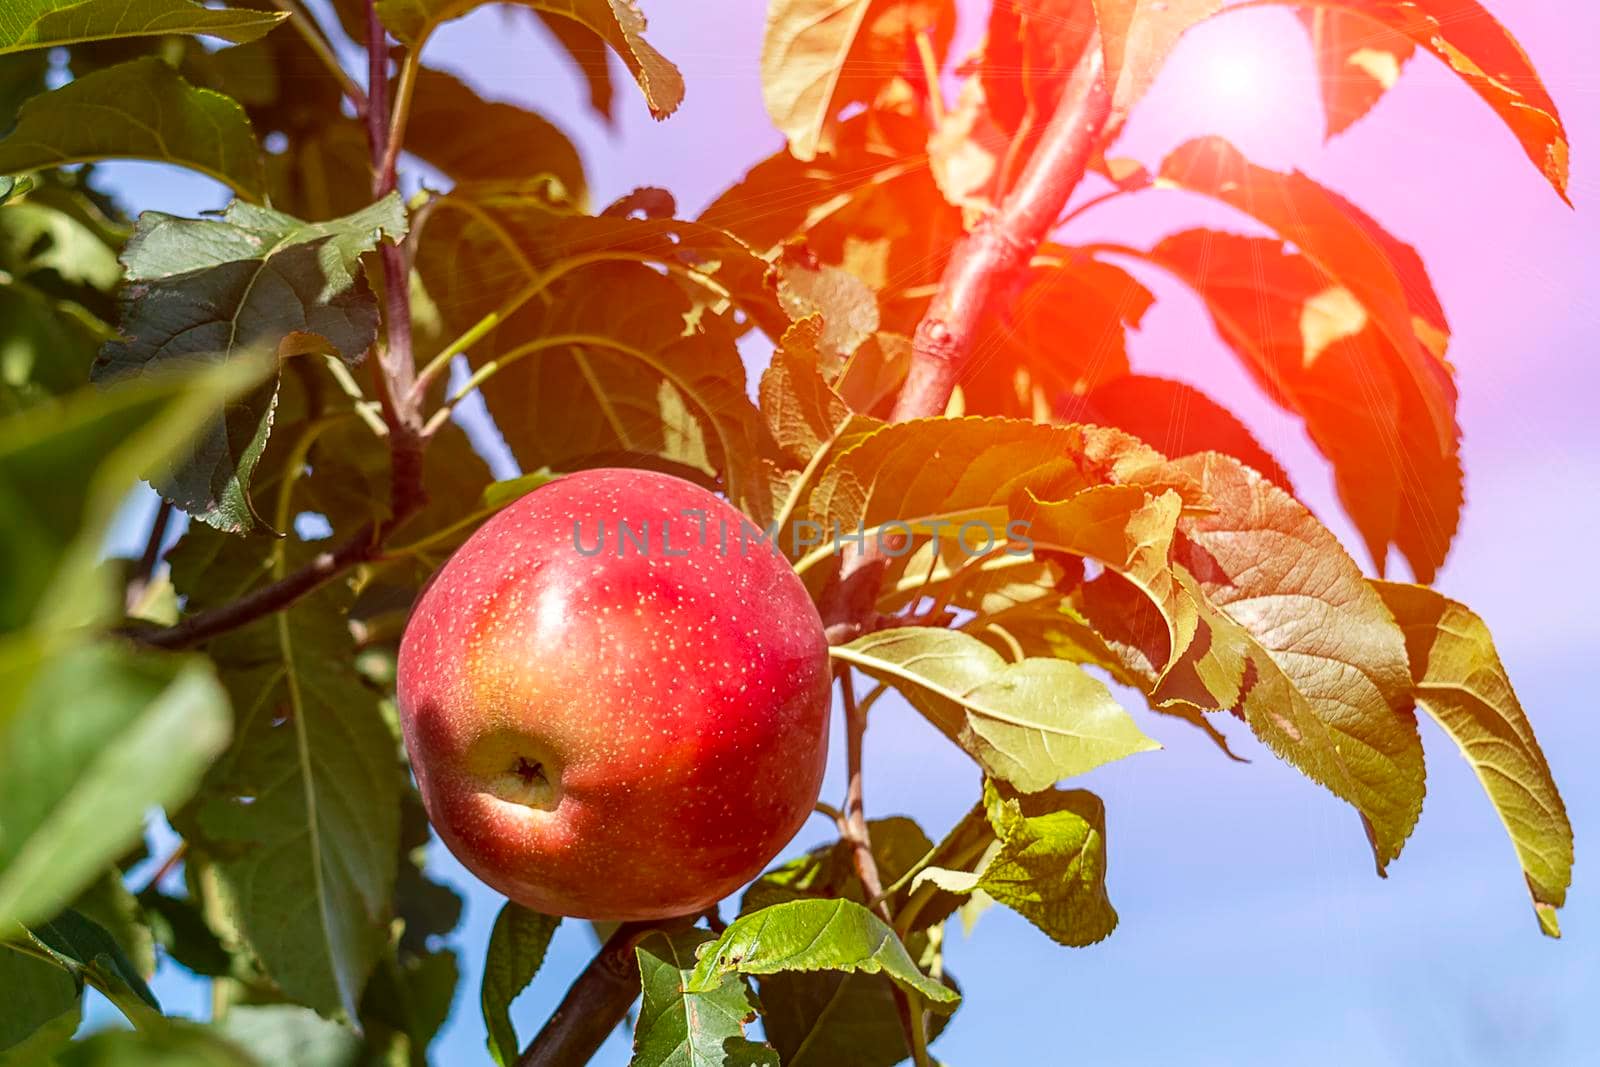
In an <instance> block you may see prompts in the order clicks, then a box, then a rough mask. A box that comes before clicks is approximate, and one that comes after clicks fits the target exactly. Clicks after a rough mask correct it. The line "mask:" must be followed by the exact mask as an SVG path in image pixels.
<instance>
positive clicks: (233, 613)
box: [127, 523, 378, 649]
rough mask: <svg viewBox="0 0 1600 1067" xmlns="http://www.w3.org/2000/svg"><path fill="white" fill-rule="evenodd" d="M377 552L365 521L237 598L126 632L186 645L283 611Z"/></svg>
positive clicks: (149, 641) (159, 644) (142, 639)
mask: <svg viewBox="0 0 1600 1067" xmlns="http://www.w3.org/2000/svg"><path fill="white" fill-rule="evenodd" d="M377 553H378V538H377V532H376V530H375V528H374V527H373V526H372V524H371V523H368V524H367V525H365V526H363V527H361V529H359V530H357V531H356V533H355V536H353V537H351V538H350V539H349V540H348V541H346V542H344V543H343V544H342V545H340V546H339V547H337V548H335V549H333V550H332V551H330V552H322V553H319V554H318V555H317V556H316V557H315V558H314V559H312V560H311V562H310V563H307V564H306V565H305V566H304V567H301V568H300V569H299V570H297V571H294V572H292V573H290V574H286V575H284V576H283V577H282V578H280V579H278V580H277V581H275V582H272V583H270V584H268V585H264V586H262V587H261V588H259V589H256V590H254V591H252V592H249V593H246V594H245V595H244V596H242V597H240V598H239V599H237V600H234V601H230V602H229V603H227V604H223V605H222V606H220V607H216V608H213V609H211V610H210V611H202V612H199V613H198V614H195V615H191V616H189V617H188V618H187V619H184V620H183V621H182V622H179V623H178V624H177V625H175V626H168V627H166V628H164V629H159V630H130V631H127V634H128V636H129V637H131V638H133V639H134V640H135V641H138V642H139V643H140V644H143V645H149V646H150V647H151V648H169V649H175V648H188V647H190V646H191V645H197V644H199V643H200V642H202V641H205V640H207V639H208V638H212V637H215V636H216V635H217V634H221V633H226V632H228V631H229V630H233V629H237V628H238V627H240V626H244V625H245V624H246V623H251V622H254V621H255V620H257V619H259V618H262V617H264V616H267V615H271V614H272V613H273V612H275V611H282V610H283V609H284V608H286V607H288V606H289V605H290V604H293V603H294V602H295V601H296V600H299V599H300V598H301V597H303V596H305V595H307V594H308V593H311V592H314V591H315V590H317V589H320V588H321V587H322V586H324V585H326V584H327V583H328V582H330V581H332V580H333V579H334V578H336V577H338V576H339V575H340V574H342V573H344V572H345V571H347V570H349V569H350V568H351V567H354V566H355V565H356V564H358V563H364V562H366V561H367V560H370V559H372V558H373V557H374V556H376V555H377Z"/></svg>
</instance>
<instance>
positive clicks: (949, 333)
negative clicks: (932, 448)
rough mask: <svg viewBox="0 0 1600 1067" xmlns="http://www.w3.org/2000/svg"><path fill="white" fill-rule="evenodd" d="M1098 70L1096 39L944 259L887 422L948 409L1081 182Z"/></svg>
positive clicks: (1090, 145) (1104, 104)
mask: <svg viewBox="0 0 1600 1067" xmlns="http://www.w3.org/2000/svg"><path fill="white" fill-rule="evenodd" d="M1103 68H1104V63H1103V60H1102V58H1101V52H1100V37H1099V35H1098V34H1096V35H1094V37H1093V38H1092V39H1091V40H1090V41H1089V43H1088V45H1087V47H1085V49H1084V53H1083V59H1082V60H1081V61H1080V62H1079V63H1078V66H1077V68H1076V69H1075V70H1074V71H1073V74H1072V78H1071V80H1070V81H1069V82H1068V84H1067V87H1066V89H1065V90H1064V91H1063V92H1062V94H1061V101H1060V103H1059V104H1058V105H1057V106H1056V110H1055V113H1054V114H1053V115H1052V116H1051V118H1050V122H1049V125H1047V126H1046V127H1045V130H1044V133H1043V134H1042V135H1041V136H1040V139H1039V145H1038V147H1037V148H1035V149H1034V152H1033V155H1032V157H1030V158H1029V160H1028V164H1027V166H1026V167H1024V168H1023V171H1022V174H1021V175H1020V176H1019V177H1018V179H1017V182H1016V184H1015V185H1013V186H1012V187H1011V189H1010V191H1009V192H1008V193H1006V194H1005V197H1004V198H1003V199H1002V200H1001V202H1000V204H999V206H998V207H996V208H995V210H994V212H993V213H992V214H990V215H989V216H988V217H987V218H985V219H984V220H983V221H982V222H980V223H979V224H978V225H977V227H976V228H975V229H974V230H973V231H972V232H971V233H970V234H968V235H967V236H966V237H965V238H964V239H963V240H962V241H961V243H959V244H958V245H956V247H955V251H954V252H952V253H951V256H950V262H949V263H948V264H947V265H946V266H945V270H944V275H943V277H941V278H940V280H939V291H938V292H937V293H936V294H935V295H934V298H933V302H932V303H931V304H930V305H929V306H928V311H927V313H926V314H925V315H923V317H922V321H921V322H920V323H918V325H917V332H916V336H915V338H914V340H913V344H912V356H911V368H910V371H909V372H908V373H907V375H906V382H905V385H904V386H903V387H902V388H901V390H900V396H899V398H898V400H897V401H896V403H895V408H894V414H893V415H892V416H891V418H892V420H893V421H895V422H901V421H904V420H906V419H916V418H924V417H928V416H933V415H939V414H941V413H943V411H944V409H945V406H946V405H947V404H948V403H949V402H950V394H951V392H952V391H953V390H954V389H955V386H956V383H957V382H958V381H959V380H960V378H961V373H962V371H963V370H965V369H966V365H967V361H968V360H969V359H970V358H971V355H972V347H973V344H974V342H975V341H976V340H977V336H978V328H979V326H980V325H981V324H982V322H983V317H984V314H985V313H986V312H987V311H988V310H989V306H990V303H991V301H992V300H993V299H994V297H995V296H996V295H998V294H1002V293H1005V292H1007V291H1008V290H1009V289H1010V287H1011V285H1012V284H1013V283H1014V282H1015V281H1016V280H1017V278H1018V277H1019V276H1020V274H1021V272H1022V271H1023V270H1024V269H1025V268H1026V267H1027V265H1028V264H1029V262H1031V261H1032V259H1033V255H1034V253H1035V252H1037V251H1038V249H1039V243H1040V242H1041V241H1043V240H1044V238H1045V236H1046V235H1047V234H1048V233H1049V232H1050V230H1051V229H1052V228H1053V227H1054V225H1055V221H1056V219H1057V217H1058V216H1060V214H1061V212H1062V209H1063V208H1065V207H1066V203H1067V199H1068V197H1070V196H1071V195H1072V191H1073V190H1074V189H1075V188H1077V185H1078V182H1079V180H1080V179H1082V177H1083V172H1084V168H1085V167H1086V166H1087V165H1088V162H1089V157H1090V154H1091V153H1092V152H1093V151H1094V149H1095V147H1096V145H1097V144H1098V142H1099V134H1100V131H1101V130H1102V129H1103V128H1104V127H1105V124H1106V120H1107V118H1108V117H1109V115H1110V112H1111V97H1110V94H1109V93H1108V92H1107V91H1106V87H1105V79H1104V78H1103V77H1102V74H1103Z"/></svg>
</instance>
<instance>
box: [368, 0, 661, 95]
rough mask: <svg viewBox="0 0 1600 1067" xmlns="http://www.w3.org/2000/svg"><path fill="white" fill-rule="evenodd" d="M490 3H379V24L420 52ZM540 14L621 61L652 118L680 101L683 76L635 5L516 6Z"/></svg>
mask: <svg viewBox="0 0 1600 1067" xmlns="http://www.w3.org/2000/svg"><path fill="white" fill-rule="evenodd" d="M488 2H489V0H378V15H379V17H380V18H382V19H383V24H384V25H385V26H387V27H388V28H389V29H390V31H391V32H393V33H394V35H395V36H396V37H398V38H400V40H402V41H404V42H405V43H406V44H408V45H411V46H412V47H413V48H420V47H421V46H422V43H423V42H424V41H426V40H427V39H428V38H429V37H430V36H432V34H433V31H434V30H436V29H438V27H439V24H440V23H442V22H448V21H450V20H451V19H457V18H460V17H461V16H463V15H465V14H467V13H469V12H471V11H473V10H475V9H477V8H479V7H482V6H483V5H484V4H485V3H488ZM516 2H517V3H519V4H521V5H522V6H523V7H531V8H533V9H534V10H535V11H537V12H540V13H546V14H551V15H559V16H562V17H565V18H568V19H571V20H572V21H574V22H577V23H579V24H581V25H583V26H585V27H587V28H588V29H590V30H593V31H594V32H595V33H596V34H598V35H599V36H600V37H601V39H603V40H604V41H605V42H606V44H608V45H610V46H611V48H612V49H613V50H614V51H615V52H616V53H617V55H618V56H620V57H622V62H623V63H624V64H625V65H626V66H627V68H628V72H629V73H631V74H632V75H633V77H634V80H635V81H637V82H638V83H639V88H640V89H642V90H643V91H644V99H645V103H647V104H649V105H650V113H651V114H652V115H654V116H655V117H656V118H658V119H664V118H666V117H667V116H668V115H670V114H672V113H673V112H674V111H676V110H677V108H678V104H680V103H681V102H682V101H683V75H681V74H679V73H678V68H677V67H675V66H673V65H672V64H671V63H670V62H668V61H667V59H666V57H664V56H663V55H662V54H661V53H660V52H657V51H656V50H655V49H654V48H652V47H650V44H649V43H648V42H647V41H646V40H645V39H644V31H645V19H644V14H643V12H641V11H640V10H639V5H638V3H637V2H636V0H516Z"/></svg>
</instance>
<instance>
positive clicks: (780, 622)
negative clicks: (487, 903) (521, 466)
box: [398, 470, 829, 919]
mask: <svg viewBox="0 0 1600 1067" xmlns="http://www.w3.org/2000/svg"><path fill="white" fill-rule="evenodd" d="M597 545H598V551H597ZM398 684H399V697H400V717H401V722H402V723H403V725H404V730H405V739H406V747H407V749H408V750H409V751H410V753H411V765H412V768H413V770H414V771H415V772H416V776H417V783H418V785H419V786H420V787H421V790H422V799H423V802H424V803H425V804H426V805H427V809H428V817H429V818H430V820H431V821H432V822H433V825H434V828H435V829H437V830H438V832H439V836H440V837H441V838H443V840H444V842H445V844H446V845H447V846H448V847H449V848H450V851H451V852H453V853H455V855H456V856H457V858H459V859H460V860H461V862H462V863H464V864H465V865H466V866H467V867H468V868H469V869H470V870H471V871H472V872H473V873H474V874H476V875H477V876H478V877H479V878H481V879H483V880H484V881H485V882H487V883H488V884H489V885H491V886H493V887H494V888H495V889H497V890H499V891H500V892H502V893H504V894H505V895H506V896H508V897H510V898H511V899H512V900H515V901H517V902H518V903H521V904H524V905H526V906H527V907H530V908H534V909H536V910H538V911H542V912H547V913H550V914H557V915H572V916H578V917H582V918H588V919H653V918H665V917H668V916H675V915H685V914H688V913H691V912H696V911H700V910H702V909H704V908H706V907H708V906H710V905H711V904H712V903H714V902H715V901H717V900H720V899H721V898H723V897H725V896H727V895H728V894H729V893H731V892H733V891H734V890H736V889H737V888H738V887H739V886H741V885H743V884H744V883H745V882H747V881H749V880H750V879H751V878H754V877H755V876H756V875H757V874H759V873H760V872H761V870H762V869H763V868H764V867H765V866H766V865H767V863H768V862H769V861H771V859H772V858H773V857H774V856H776V855H777V854H778V852H779V851H780V850H781V849H782V848H783V847H784V845H786V844H787V843H788V842H789V840H790V838H792V837H793V836H794V834H795V831H796V830H798V829H799V828H800V824H801V823H803V822H805V820H806V817H807V816H808V815H809V814H810V813H811V811H812V807H813V805H814V804H815V803H816V799H817V791H818V789H819V787H820V786H821V783H822V771H823V764H824V762H825V760H826V757H827V737H828V735H827V719H828V703H829V672H828V649H827V641H826V639H825V638H824V636H823V632H822V621H821V619H820V618H819V617H818V616H817V611H816V608H815V607H814V606H813V605H812V603H811V600H810V598H809V597H808V596H807V595H806V591H805V587H804V586H803V585H801V583H800V580H799V578H797V577H796V576H795V573H794V571H793V570H791V569H790V567H789V564H788V563H787V562H786V561H785V560H784V558H783V557H782V556H781V555H779V554H778V553H776V552H775V551H774V550H773V549H772V547H771V545H770V543H769V542H767V541H765V540H762V539H760V537H759V535H758V534H756V532H755V531H754V530H753V529H752V528H751V527H750V526H749V525H748V520H746V519H745V518H744V516H742V515H741V514H740V513H739V512H738V511H736V510H735V509H734V508H732V507H730V506H729V505H728V504H727V503H725V502H724V501H722V500H721V499H720V498H718V497H716V496H713V495H712V494H710V493H708V492H706V491H705V490H704V489H701V488H699V487H698V486H695V485H691V484H690V483H688V482H685V481H682V480H681V479H678V478H672V477H668V476H666V475H663V474H655V473H651V472H647V471H638V470H593V471H585V472H583V473H580V474H572V475H568V476H566V477H564V478H560V479H558V480H556V481H554V482H551V483H550V484H548V485H545V486H543V487H541V488H539V489H536V490H535V491H533V492H532V493H530V494H528V495H527V496H526V497H524V498H522V499H521V500H518V501H517V502H516V503H514V504H512V505H510V506H509V507H507V508H506V509H505V510H504V511H502V512H500V513H499V514H498V515H496V516H495V517H494V518H493V519H490V520H489V521H488V522H487V523H485V524H484V525H483V527H482V528H480V529H479V530H478V531H477V532H476V533H475V534H473V535H472V537H471V538H469V539H468V540H467V542H466V544H464V545H462V546H461V549H460V550H459V551H457V552H456V554H455V555H454V556H453V557H451V559H450V560H449V562H448V563H446V564H445V565H444V567H443V568H442V569H441V570H440V571H439V573H438V574H437V576H436V577H435V578H434V580H433V581H432V582H431V583H430V584H429V586H428V587H427V589H426V590H425V591H424V592H423V594H422V596H421V597H420V598H419V600H418V602H417V605H416V607H415V609H414V610H413V611H412V614H411V620H410V622H409V623H408V624H407V626H406V632H405V637H404V638H403V639H402V641H401V645H400V662H399V682H398Z"/></svg>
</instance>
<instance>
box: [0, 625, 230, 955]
mask: <svg viewBox="0 0 1600 1067" xmlns="http://www.w3.org/2000/svg"><path fill="white" fill-rule="evenodd" d="M11 699H15V700H17V705H16V710H15V711H14V712H12V714H11V716H10V721H9V723H5V722H3V721H0V871H3V872H4V873H3V874H0V929H6V928H9V927H11V926H12V924H14V923H17V922H22V923H31V922H34V921H36V920H38V919H41V918H44V917H46V916H48V915H50V914H51V913H52V912H54V911H56V910H57V909H58V908H60V907H62V906H63V905H65V904H67V903H68V902H70V901H71V900H72V899H73V897H75V896H76V895H77V894H78V893H79V892H80V891H82V890H83V889H84V888H85V887H87V886H88V885H89V883H90V882H92V881H93V880H94V879H95V877H96V876H97V875H98V874H99V873H100V871H101V870H102V869H103V868H104V867H105V865H106V864H108V863H110V862H111V861H112V860H114V859H115V858H116V857H117V856H118V855H119V854H120V853H121V852H122V851H123V850H124V849H126V848H127V847H128V846H129V845H131V844H133V843H134V842H135V841H137V840H138V839H139V837H140V834H141V832H142V830H143V828H144V815H145V812H146V811H148V810H149V809H150V808H151V807H155V806H165V805H176V804H179V803H181V802H182V801H183V800H184V799H186V798H187V797H188V796H189V794H190V793H191V792H192V791H193V789H194V787H195V786H196V785H197V784H198V782H199V781H200V778H201V776H202V774H204V772H205V769H206V767H207V766H208V765H209V764H210V762H211V761H212V759H213V758H215V757H216V755H217V754H218V753H219V752H221V751H222V749H223V748H224V746H225V745H226V744H227V739H228V712H227V700H226V696H225V694H224V693H223V692H222V690H221V688H220V687H219V686H218V684H217V679H216V675H215V673H214V672H213V671H212V670H211V668H210V665H209V664H207V663H206V662H205V661H204V660H202V659H200V658H198V657H181V658H180V657H165V656H155V655H148V654H139V653H135V652H132V651H129V650H126V649H124V648H122V647H120V646H118V645H112V644H97V645H85V646H82V647H79V648H76V649H72V650H69V651H67V652H65V653H63V654H60V655H58V656H56V657H54V658H52V659H50V660H48V661H47V662H45V663H44V664H43V665H42V666H41V667H40V668H39V670H38V671H37V673H36V674H35V675H34V677H33V678H32V679H31V684H29V685H27V687H26V688H25V689H24V691H23V692H22V693H21V694H20V695H18V696H15V697H12V698H11Z"/></svg>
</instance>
